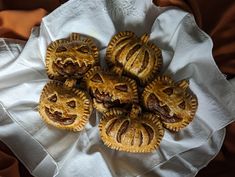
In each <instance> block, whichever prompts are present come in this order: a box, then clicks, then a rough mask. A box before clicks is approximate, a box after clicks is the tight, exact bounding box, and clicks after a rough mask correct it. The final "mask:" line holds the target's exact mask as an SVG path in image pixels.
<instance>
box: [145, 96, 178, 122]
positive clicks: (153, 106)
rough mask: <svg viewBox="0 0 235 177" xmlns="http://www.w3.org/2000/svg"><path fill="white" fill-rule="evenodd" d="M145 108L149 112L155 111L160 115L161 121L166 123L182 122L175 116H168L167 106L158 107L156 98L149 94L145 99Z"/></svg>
mask: <svg viewBox="0 0 235 177" xmlns="http://www.w3.org/2000/svg"><path fill="white" fill-rule="evenodd" d="M147 107H148V109H149V110H151V111H156V112H158V113H160V114H161V119H162V120H163V121H164V122H166V123H176V122H180V121H182V119H183V118H181V117H178V116H177V115H175V114H174V115H173V116H170V115H169V113H170V108H169V107H168V106H167V105H164V106H160V105H159V100H158V98H157V97H156V96H155V95H154V94H153V93H151V94H150V95H149V97H148V99H147Z"/></svg>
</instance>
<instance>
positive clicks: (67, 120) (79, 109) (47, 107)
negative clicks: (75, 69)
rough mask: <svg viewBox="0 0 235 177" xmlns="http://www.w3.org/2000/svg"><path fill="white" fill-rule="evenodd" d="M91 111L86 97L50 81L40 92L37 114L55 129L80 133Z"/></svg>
mask: <svg viewBox="0 0 235 177" xmlns="http://www.w3.org/2000/svg"><path fill="white" fill-rule="evenodd" d="M91 111H92V104H91V101H90V99H89V97H88V95H87V94H86V93H85V92H83V91H80V90H78V89H75V88H69V87H66V86H65V85H63V84H61V83H59V82H56V81H51V82H49V83H47V84H46V85H45V86H44V88H43V91H42V94H41V97H40V102H39V113H40V115H41V117H42V118H43V120H44V121H45V122H46V123H48V124H50V125H53V126H55V127H57V128H61V129H66V130H72V131H80V130H82V129H83V128H84V126H85V124H86V123H87V121H88V119H89V117H90V114H91Z"/></svg>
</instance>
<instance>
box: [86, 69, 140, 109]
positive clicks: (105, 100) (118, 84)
mask: <svg viewBox="0 0 235 177" xmlns="http://www.w3.org/2000/svg"><path fill="white" fill-rule="evenodd" d="M83 80H84V82H85V85H86V88H87V89H88V90H89V93H90V95H91V96H92V97H93V105H94V107H95V108H96V109H97V110H98V111H99V112H106V111H107V110H108V109H109V108H112V107H125V106H128V105H131V104H132V103H137V102H138V93H137V85H136V82H135V81H134V80H132V79H130V78H127V77H119V76H117V75H115V74H113V73H110V72H107V71H103V70H102V69H101V68H100V67H99V66H96V67H94V68H91V69H90V70H89V71H88V72H87V73H86V74H85V76H84V78H83Z"/></svg>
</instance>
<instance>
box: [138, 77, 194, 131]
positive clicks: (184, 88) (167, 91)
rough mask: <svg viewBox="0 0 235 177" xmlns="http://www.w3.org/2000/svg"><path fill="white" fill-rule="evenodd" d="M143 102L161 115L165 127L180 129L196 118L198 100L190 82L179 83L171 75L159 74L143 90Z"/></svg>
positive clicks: (182, 81) (146, 106)
mask: <svg viewBox="0 0 235 177" xmlns="http://www.w3.org/2000/svg"><path fill="white" fill-rule="evenodd" d="M142 102H143V104H144V106H145V108H147V109H148V110H149V111H152V112H155V113H157V114H160V115H161V121H162V123H163V125H164V127H165V128H167V129H169V130H172V131H179V130H180V129H182V128H184V127H186V126H187V125H188V124H189V123H190V122H191V121H192V120H193V118H194V116H195V113H196V110H197V106H198V102H197V97H196V95H195V94H194V93H193V92H192V91H191V90H190V89H189V82H188V81H187V80H181V81H179V82H177V83H175V82H174V81H173V79H172V78H171V77H170V76H158V77H157V78H156V79H155V80H154V81H152V82H151V83H150V84H149V85H147V86H146V88H145V89H144V91H143V94H142Z"/></svg>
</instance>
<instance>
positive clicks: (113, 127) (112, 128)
mask: <svg viewBox="0 0 235 177" xmlns="http://www.w3.org/2000/svg"><path fill="white" fill-rule="evenodd" d="M99 129H100V136H101V139H102V140H103V142H104V144H105V145H107V146H108V147H110V148H112V149H116V150H120V151H126V152H136V153H143V152H152V151H154V150H155V149H157V148H158V146H159V145H160V142H161V140H162V137H163V135H164V128H163V127H162V124H161V122H160V121H159V117H158V116H157V115H154V114H151V113H141V109H140V107H139V106H136V105H134V106H133V107H132V110H131V112H129V113H127V112H125V111H121V110H118V109H112V110H110V111H109V112H106V113H105V114H104V115H103V117H102V119H101V121H100V124H99Z"/></svg>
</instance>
